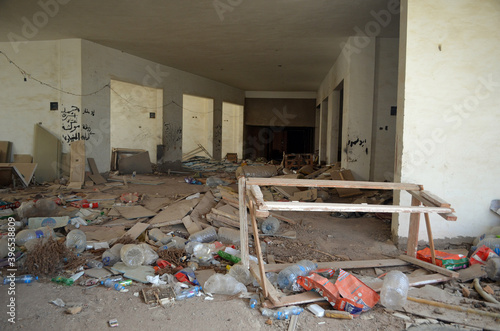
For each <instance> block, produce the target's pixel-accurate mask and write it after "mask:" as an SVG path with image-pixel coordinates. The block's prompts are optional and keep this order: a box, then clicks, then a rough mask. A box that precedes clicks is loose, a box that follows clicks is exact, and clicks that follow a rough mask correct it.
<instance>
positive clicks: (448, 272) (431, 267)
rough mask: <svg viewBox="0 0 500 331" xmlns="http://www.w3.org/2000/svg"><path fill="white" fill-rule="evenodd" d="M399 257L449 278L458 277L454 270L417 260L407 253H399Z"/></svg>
mask: <svg viewBox="0 0 500 331" xmlns="http://www.w3.org/2000/svg"><path fill="white" fill-rule="evenodd" d="M399 259H401V260H403V261H406V262H410V263H411V264H415V265H417V266H419V267H422V268H424V269H427V270H430V271H434V272H437V273H440V274H441V275H445V276H448V277H451V278H458V277H459V276H460V274H459V273H458V272H455V271H453V270H448V269H445V268H442V267H438V266H437V265H434V264H431V263H428V262H425V261H422V260H419V259H417V258H415V257H411V256H408V255H400V256H399Z"/></svg>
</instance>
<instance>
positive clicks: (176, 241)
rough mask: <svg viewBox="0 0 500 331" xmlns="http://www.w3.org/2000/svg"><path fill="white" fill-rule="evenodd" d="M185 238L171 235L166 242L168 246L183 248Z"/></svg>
mask: <svg viewBox="0 0 500 331" xmlns="http://www.w3.org/2000/svg"><path fill="white" fill-rule="evenodd" d="M186 241H187V240H186V239H184V238H182V237H172V239H170V241H169V243H168V247H169V248H178V249H184V247H186Z"/></svg>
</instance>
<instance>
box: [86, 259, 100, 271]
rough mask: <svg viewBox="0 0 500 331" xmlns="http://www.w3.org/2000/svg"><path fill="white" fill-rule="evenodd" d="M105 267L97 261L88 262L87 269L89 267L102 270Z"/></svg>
mask: <svg viewBox="0 0 500 331" xmlns="http://www.w3.org/2000/svg"><path fill="white" fill-rule="evenodd" d="M103 266H104V264H103V263H102V262H99V261H97V260H90V261H87V267H89V268H97V269H101V268H102V267H103Z"/></svg>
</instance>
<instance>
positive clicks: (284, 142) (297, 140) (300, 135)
mask: <svg viewBox="0 0 500 331" xmlns="http://www.w3.org/2000/svg"><path fill="white" fill-rule="evenodd" d="M313 152H314V128H310V127H285V128H283V127H280V128H276V127H271V126H254V125H247V126H246V138H245V152H244V155H245V158H249V159H256V158H258V157H265V158H266V159H268V160H271V159H272V160H282V159H283V153H285V154H291V153H313Z"/></svg>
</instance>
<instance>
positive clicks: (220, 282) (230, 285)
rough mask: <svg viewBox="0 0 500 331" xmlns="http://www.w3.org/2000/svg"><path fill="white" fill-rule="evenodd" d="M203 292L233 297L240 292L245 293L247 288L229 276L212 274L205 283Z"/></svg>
mask: <svg viewBox="0 0 500 331" xmlns="http://www.w3.org/2000/svg"><path fill="white" fill-rule="evenodd" d="M205 292H208V293H212V294H226V295H234V294H238V293H240V292H247V288H246V286H245V285H244V284H243V283H240V282H238V281H237V280H236V279H235V278H234V277H233V276H231V275H223V274H214V275H212V276H210V278H208V279H207V281H206V282H205Z"/></svg>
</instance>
